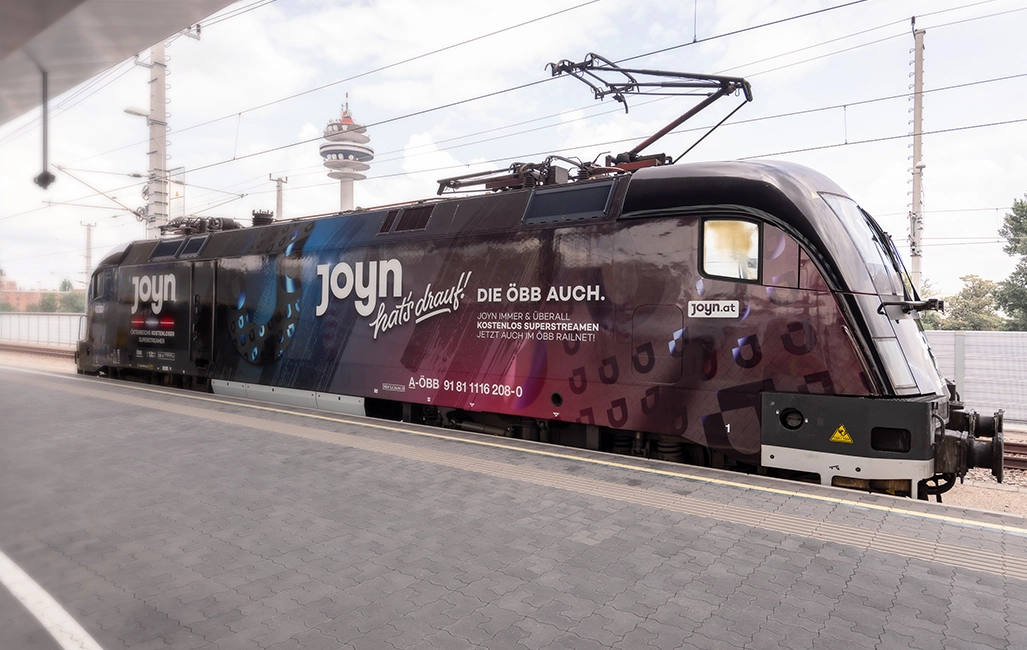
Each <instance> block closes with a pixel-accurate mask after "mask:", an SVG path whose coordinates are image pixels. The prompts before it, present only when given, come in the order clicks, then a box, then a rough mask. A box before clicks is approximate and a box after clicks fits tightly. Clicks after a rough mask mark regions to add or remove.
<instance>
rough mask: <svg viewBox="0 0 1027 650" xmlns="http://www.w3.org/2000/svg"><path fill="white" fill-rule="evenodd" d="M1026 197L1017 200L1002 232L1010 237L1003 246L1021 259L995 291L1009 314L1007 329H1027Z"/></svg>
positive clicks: (999, 302) (1000, 232) (1004, 223)
mask: <svg viewBox="0 0 1027 650" xmlns="http://www.w3.org/2000/svg"><path fill="white" fill-rule="evenodd" d="M1024 199H1025V200H1020V199H1013V211H1012V212H1011V213H1007V214H1006V216H1005V219H1004V220H1003V224H1002V227H1001V228H1000V229H999V231H998V234H999V235H1001V236H1002V238H1004V239H1005V240H1006V244H1005V246H1003V247H1002V250H1004V251H1005V252H1006V253H1007V254H1009V255H1019V256H1020V261H1019V262H1018V263H1017V265H1016V268H1015V269H1013V272H1012V273H1011V274H1010V275H1009V277H1008V278H1006V279H1005V280H1003V281H1002V282H1000V283H999V285H998V287H997V289H996V290H995V301H996V303H997V304H998V306H999V307H1001V308H1002V311H1004V312H1005V313H1006V314H1007V315H1008V316H1009V321H1008V322H1007V324H1006V327H1007V329H1012V330H1027V286H1025V285H1027V194H1025V195H1024Z"/></svg>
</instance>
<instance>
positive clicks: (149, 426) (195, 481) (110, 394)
mask: <svg viewBox="0 0 1027 650" xmlns="http://www.w3.org/2000/svg"><path fill="white" fill-rule="evenodd" d="M0 418H2V419H0V551H2V553H3V554H6V556H7V557H9V558H10V559H11V560H13V561H14V562H15V563H16V564H17V565H18V566H20V567H21V569H23V570H24V571H25V572H26V573H27V574H28V575H29V576H31V577H32V579H34V580H35V581H36V582H37V583H38V584H39V585H40V586H41V587H42V588H43V589H45V590H46V591H47V592H48V593H49V594H50V595H51V596H52V597H53V598H54V599H55V600H56V601H57V603H59V604H60V606H61V607H63V609H64V610H65V611H66V612H67V613H68V614H69V615H70V616H71V617H72V618H73V619H74V620H75V621H77V622H78V624H79V625H81V627H82V629H83V630H84V631H86V632H87V633H88V634H89V635H90V636H91V637H92V639H94V640H95V642H96V644H97V646H98V647H101V648H103V649H104V650H110V649H112V648H133V649H136V650H142V649H146V650H150V649H156V648H182V649H189V648H217V649H220V650H228V649H248V650H249V649H255V648H260V649H263V648H274V649H276V650H285V649H300V648H310V649H316V648H331V649H335V648H352V649H363V648H374V649H385V650H390V649H391V648H396V649H399V650H403V649H407V648H425V649H427V648H440V649H442V648H475V647H481V648H490V649H493V650H498V649H502V648H530V649H540V648H580V649H589V648H624V649H645V648H660V649H671V648H699V649H706V648H725V649H726V648H750V649H753V650H758V649H767V650H770V649H778V648H792V649H799V648H839V649H844V650H856V649H861V648H923V649H924V650H927V649H931V650H934V649H937V648H1017V647H1027V521H1025V520H1024V519H1021V518H1019V517H1012V516H1005V515H998V514H994V515H993V514H984V513H978V512H973V511H964V510H959V509H956V508H953V507H949V506H944V505H938V504H934V503H930V504H928V503H922V502H916V501H911V500H901V499H892V498H888V497H881V496H871V495H862V494H859V493H854V492H846V491H841V490H833V489H827V488H820V487H817V486H804V485H797V484H791V483H786V482H781V481H774V480H770V479H764V478H760V477H745V476H739V475H736V474H728V473H723V472H717V471H713V470H703V469H698V468H692V467H688V466H680V465H678V466H676V465H672V464H667V463H656V462H650V461H644V460H637V459H632V458H625V457H617V456H608V455H603V454H597V453H593V452H588V451H581V450H573V449H566V448H560V447H552V446H544V445H538V444H532V443H526V442H520V441H516V440H507V439H503V438H492V437H487V436H477V435H473V434H461V433H454V432H448V431H444V430H438V429H429V428H421V427H414V426H408V425H403V424H392V423H383V422H375V421H370V420H362V419H359V418H346V417H336V416H333V415H329V414H324V413H316V412H303V411H298V410H290V409H286V408H278V407H274V406H270V405H264V406H260V405H256V404H253V403H247V402H245V401H241V400H231V399H222V398H218V397H216V396H212V395H201V394H196V393H186V392H182V391H173V390H165V389H159V388H154V387H149V386H141V385H133V384H125V383H113V382H107V381H104V380H98V379H87V378H80V377H73V376H67V375H64V376H56V375H47V374H45V373H33V372H28V371H21V370H15V369H11V368H3V367H0ZM56 647H58V646H57V645H56V643H55V641H54V640H53V639H52V638H51V637H50V635H49V634H47V633H46V632H45V631H44V630H43V628H42V626H41V624H40V623H39V622H37V621H36V620H35V618H34V617H33V616H32V615H30V614H29V613H28V611H27V610H26V608H25V606H23V605H22V604H21V603H20V602H19V601H17V600H16V599H15V598H14V597H13V596H12V594H11V593H8V592H7V591H6V590H5V589H4V588H2V587H0V648H3V649H4V650H7V649H12V650H20V649H21V648H42V649H46V650H50V649H52V648H56Z"/></svg>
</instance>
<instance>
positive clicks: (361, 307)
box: [315, 259, 403, 316]
mask: <svg viewBox="0 0 1027 650" xmlns="http://www.w3.org/2000/svg"><path fill="white" fill-rule="evenodd" d="M365 266H366V268H367V272H366V273H365V272H364V268H365ZM354 267H355V268H354ZM317 274H318V276H320V278H321V304H320V305H318V306H317V311H316V312H315V313H316V314H317V315H318V316H323V315H324V313H325V312H326V311H328V301H329V300H330V298H329V296H328V294H329V289H331V295H332V296H335V297H336V298H338V299H339V300H342V299H344V298H347V297H349V295H350V294H351V293H354V292H355V293H356V294H357V298H358V299H359V300H356V301H355V302H354V307H356V308H357V313H358V314H360V315H361V316H370V315H371V314H373V313H374V308H375V305H376V304H377V302H378V298H386V297H388V280H389V275H390V274H391V275H392V297H393V298H401V297H403V265H402V264H401V263H400V261H399V260H397V259H391V260H386V261H384V262H367V264H366V265H365V263H364V262H357V263H356V264H355V265H354V266H353V267H351V266H350V265H349V264H347V263H346V262H339V263H338V264H336V265H335V266H334V267H333V266H332V265H331V264H318V265H317ZM365 276H366V277H365Z"/></svg>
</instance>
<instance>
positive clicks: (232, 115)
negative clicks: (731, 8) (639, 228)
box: [75, 0, 994, 167]
mask: <svg viewBox="0 0 1027 650" xmlns="http://www.w3.org/2000/svg"><path fill="white" fill-rule="evenodd" d="M598 1H599V0H589V2H586V3H583V4H580V5H575V6H573V7H569V8H567V9H564V10H561V11H558V12H554V13H552V14H547V15H545V16H541V17H539V18H536V19H533V20H530V21H525V22H523V23H518V24H517V25H512V26H510V27H507V28H503V29H501V30H496V31H494V32H489V33H488V34H483V35H481V36H477V37H474V38H471V39H467V40H465V41H461V42H459V43H454V44H452V45H448V46H445V47H443V48H438V49H436V50H432V51H430V52H426V53H423V54H419V55H416V56H413V57H409V58H407V59H403V60H402V61H397V62H395V63H390V64H388V65H385V66H380V67H378V68H374V69H372V70H367V71H365V72H361V73H358V74H356V75H352V76H349V77H346V78H343V79H339V80H337V81H333V82H330V83H327V84H323V85H321V86H317V87H315V88H311V89H308V90H305V91H303V92H300V93H296V94H293V95H289V96H287V97H282V98H279V99H276V100H272V101H270V102H265V103H263V104H260V105H257V106H253V107H251V108H248V109H244V110H242V111H237V112H234V113H230V114H227V115H223V116H221V117H218V118H214V119H212V120H207V121H205V122H201V123H198V124H194V125H190V126H187V127H183V128H181V129H178V130H177V133H179V134H181V133H184V132H186V131H190V130H192V129H196V128H200V127H203V126H207V125H210V124H214V123H216V122H220V121H222V120H226V119H230V118H235V117H238V116H240V115H242V114H244V113H249V112H252V111H255V110H259V109H261V108H266V107H268V106H272V105H274V104H278V103H281V102H283V101H287V100H289V99H294V98H296V97H300V96H302V95H306V94H310V93H312V92H316V91H318V90H323V89H325V88H330V87H332V86H336V85H338V84H341V83H345V82H348V81H352V80H355V79H359V78H361V77H365V76H368V75H370V74H373V73H376V72H381V71H384V70H387V69H390V68H394V67H396V66H399V65H403V64H405V63H410V62H413V61H417V60H419V59H422V58H425V57H428V56H432V55H434V54H437V53H440V52H444V51H447V50H450V49H453V48H455V47H459V46H461V45H465V44H468V43H472V42H475V41H478V40H481V39H483V38H487V37H489V36H494V35H496V34H500V33H503V32H505V31H509V30H511V29H514V28H517V27H521V26H524V25H528V24H531V23H533V22H538V21H539V20H543V19H545V18H549V17H552V16H556V15H559V14H562V13H566V12H567V11H571V10H573V9H578V8H581V7H584V6H587V5H590V4H593V3H595V2H598ZM866 1H867V0H853V1H852V2H848V3H845V4H841V5H835V6H833V7H826V8H824V9H819V10H816V11H812V12H807V13H804V14H797V15H794V16H790V17H786V18H782V19H778V20H774V21H770V22H766V23H761V24H759V25H752V26H750V27H746V28H744V29H741V30H735V31H733V32H726V33H722V34H717V35H714V36H709V37H706V38H704V39H700V40H699V41H690V42H688V43H683V44H680V45H676V46H673V47H671V48H667V49H677V48H680V47H685V46H688V45H696V44H701V43H706V42H710V41H715V40H718V39H721V38H726V37H728V36H733V35H736V34H740V33H744V32H749V31H753V30H757V29H761V28H764V27H770V26H773V25H779V24H783V23H787V22H790V21H793V20H798V19H801V18H806V17H808V16H812V15H816V14H822V13H825V12H828V11H834V10H836V9H842V8H846V7H849V6H851V5H856V4H860V3H863V2H866ZM985 1H987V2H991V1H994V0H985ZM662 51H663V50H657V51H654V52H648V53H644V54H639V55H635V56H633V57H630V58H628V59H623V60H622V62H623V61H629V60H633V59H637V58H641V57H646V56H652V55H653V54H658V53H660V52H662ZM554 79H555V78H554V77H548V78H544V79H540V80H536V81H533V82H528V83H524V84H519V85H517V86H513V87H511V88H506V89H502V90H498V91H493V92H491V93H485V94H482V95H478V96H475V97H472V98H469V99H465V100H461V101H457V102H449V103H446V104H442V105H440V106H434V107H431V108H428V109H423V110H420V111H415V112H412V113H407V114H404V115H400V116H397V117H394V118H389V119H386V120H381V121H378V122H375V123H372V124H367V125H365V126H366V127H368V128H371V127H374V126H381V125H383V124H388V123H391V122H395V121H399V120H403V119H408V118H411V117H417V116H420V115H424V114H427V113H431V112H435V111H439V110H442V109H446V108H452V107H454V106H458V105H461V104H466V103H469V102H472V101H478V100H481V99H486V98H489V97H494V96H497V95H501V94H504V93H508V92H513V91H516V90H521V89H524V88H528V87H531V86H536V85H539V84H542V83H547V82H550V81H553V80H554ZM319 139H320V138H313V139H308V140H301V141H298V142H293V143H289V144H286V145H281V146H279V147H273V148H270V149H266V150H264V151H260V152H255V153H252V154H248V155H247V156H243V157H233V158H231V159H226V160H224V161H221V162H220V163H217V164H226V163H228V162H233V161H234V160H241V159H243V158H247V157H253V156H255V155H261V154H263V153H271V152H273V151H280V150H281V149H285V148H289V147H295V146H299V145H303V144H309V143H310V142H313V141H316V140H319ZM144 142H145V141H143V142H137V143H133V144H131V145H125V146H123V147H119V148H117V149H112V150H109V151H106V152H104V153H100V154H95V155H93V156H89V157H88V158H83V159H81V160H79V161H76V163H75V164H77V162H82V160H88V159H90V158H94V157H97V156H102V155H106V154H109V153H114V152H115V151H120V150H121V149H125V148H128V147H130V146H136V145H137V144H143V143H144ZM209 166H211V165H208V167H209Z"/></svg>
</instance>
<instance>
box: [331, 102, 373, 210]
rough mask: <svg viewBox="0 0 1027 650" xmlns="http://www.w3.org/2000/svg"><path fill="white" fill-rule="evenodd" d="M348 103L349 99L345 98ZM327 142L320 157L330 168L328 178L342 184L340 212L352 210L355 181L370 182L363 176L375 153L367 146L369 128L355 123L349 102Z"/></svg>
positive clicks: (332, 123) (332, 127) (334, 121)
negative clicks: (365, 180)
mask: <svg viewBox="0 0 1027 650" xmlns="http://www.w3.org/2000/svg"><path fill="white" fill-rule="evenodd" d="M346 97H347V99H348V98H349V95H348V94H347V95H346ZM324 137H325V140H327V141H328V142H325V143H324V144H322V145H321V157H322V158H324V166H325V167H327V168H328V170H329V171H328V177H329V178H334V179H337V180H338V181H339V210H341V211H342V212H346V211H347V210H352V209H353V181H362V180H364V179H365V178H367V177H366V176H365V175H364V174H362V173H361V172H365V171H367V170H368V169H369V168H370V167H371V165H370V163H371V160H372V159H373V158H374V149H372V148H371V147H369V146H367V143H368V142H370V141H371V138H370V137H368V136H367V128H365V127H364V126H363V125H361V124H357V123H356V122H354V121H353V114H352V113H350V111H349V101H347V102H346V104H345V105H344V106H343V107H342V112H341V114H340V115H339V117H338V119H333V120H331V121H330V122H328V126H326V127H325V131H324Z"/></svg>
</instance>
